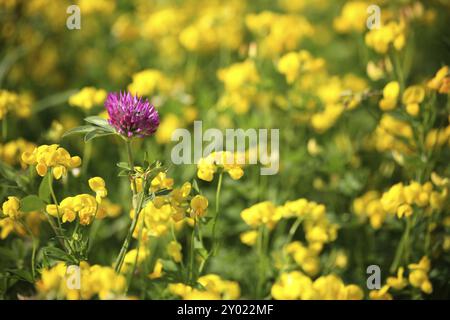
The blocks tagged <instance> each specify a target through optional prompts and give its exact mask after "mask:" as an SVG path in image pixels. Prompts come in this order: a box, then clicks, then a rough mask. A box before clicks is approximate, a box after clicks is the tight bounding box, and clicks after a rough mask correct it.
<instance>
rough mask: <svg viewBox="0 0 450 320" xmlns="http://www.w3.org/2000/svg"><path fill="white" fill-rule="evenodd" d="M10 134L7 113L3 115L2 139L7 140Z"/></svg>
mask: <svg viewBox="0 0 450 320" xmlns="http://www.w3.org/2000/svg"><path fill="white" fill-rule="evenodd" d="M7 136H8V122H7V121H6V115H4V116H3V119H2V141H3V142H6V138H7Z"/></svg>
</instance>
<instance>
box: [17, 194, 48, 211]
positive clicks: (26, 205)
mask: <svg viewBox="0 0 450 320" xmlns="http://www.w3.org/2000/svg"><path fill="white" fill-rule="evenodd" d="M44 207H45V202H44V201H42V200H41V199H40V198H39V197H38V196H35V195H30V196H26V197H25V198H23V199H22V200H20V210H21V211H24V212H30V211H38V210H41V209H42V208H44Z"/></svg>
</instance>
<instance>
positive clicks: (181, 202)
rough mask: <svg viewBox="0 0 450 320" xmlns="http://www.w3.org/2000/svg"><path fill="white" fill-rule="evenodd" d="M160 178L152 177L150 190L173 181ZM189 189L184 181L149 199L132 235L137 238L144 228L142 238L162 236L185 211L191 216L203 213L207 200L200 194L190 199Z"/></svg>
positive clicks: (181, 217)
mask: <svg viewBox="0 0 450 320" xmlns="http://www.w3.org/2000/svg"><path fill="white" fill-rule="evenodd" d="M157 178H158V177H157ZM157 178H155V179H157ZM160 178H161V179H162V180H161V179H159V180H155V179H154V180H153V181H152V184H153V186H151V187H150V188H151V190H152V191H153V190H154V191H156V190H157V189H158V188H164V185H165V183H166V181H170V183H169V185H170V187H171V186H172V183H173V181H171V179H170V180H169V179H167V178H166V177H165V176H160ZM152 188H153V189H152ZM191 191H192V186H191V184H190V183H189V182H186V183H184V184H183V185H182V186H181V187H180V188H175V189H173V190H172V191H171V192H170V193H169V194H168V195H166V196H158V197H156V198H155V199H154V200H153V201H149V202H148V203H147V204H146V205H145V207H144V208H143V209H142V210H141V213H140V215H139V223H138V225H137V228H136V229H135V232H134V234H133V236H134V237H135V238H137V237H138V236H139V233H140V229H141V228H144V230H143V235H144V237H145V238H144V239H146V238H147V237H149V236H153V237H159V236H163V235H165V234H166V233H167V231H168V230H170V227H171V225H172V224H173V223H175V222H178V221H181V220H182V219H183V218H184V217H185V216H186V213H189V214H190V215H191V216H192V217H194V216H202V215H204V214H205V212H206V209H207V206H208V201H207V200H206V198H204V197H203V196H200V195H198V196H195V197H193V198H192V199H191V195H190V194H191ZM194 199H195V200H194ZM130 216H131V217H133V216H134V211H133V210H132V211H131V212H130Z"/></svg>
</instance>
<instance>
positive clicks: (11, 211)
mask: <svg viewBox="0 0 450 320" xmlns="http://www.w3.org/2000/svg"><path fill="white" fill-rule="evenodd" d="M2 211H3V215H5V216H7V217H9V218H12V219H18V218H20V216H21V215H22V212H21V211H20V200H19V198H17V197H8V200H6V201H5V202H3V205H2Z"/></svg>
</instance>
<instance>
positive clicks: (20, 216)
mask: <svg viewBox="0 0 450 320" xmlns="http://www.w3.org/2000/svg"><path fill="white" fill-rule="evenodd" d="M42 220H43V216H42V214H41V213H40V212H39V211H31V212H27V213H26V214H25V213H24V212H22V211H21V210H20V200H19V198H17V197H14V196H9V197H8V199H7V200H6V201H5V202H3V204H2V210H0V229H1V231H0V239H6V238H7V237H8V236H9V235H10V234H11V233H12V232H15V233H17V234H18V235H19V236H25V235H26V234H27V228H28V230H31V232H32V233H33V234H34V235H37V234H39V226H40V224H41V222H42Z"/></svg>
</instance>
